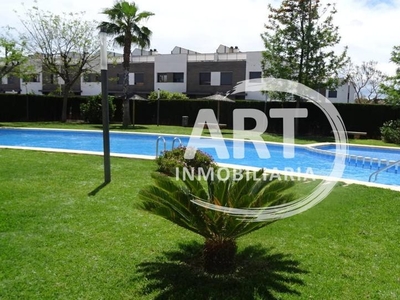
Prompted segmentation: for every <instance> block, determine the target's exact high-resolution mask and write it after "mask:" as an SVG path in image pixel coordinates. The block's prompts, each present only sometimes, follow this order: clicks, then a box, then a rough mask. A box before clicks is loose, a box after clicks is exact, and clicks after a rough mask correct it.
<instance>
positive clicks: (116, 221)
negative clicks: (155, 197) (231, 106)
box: [0, 149, 400, 300]
mask: <svg viewBox="0 0 400 300" xmlns="http://www.w3.org/2000/svg"><path fill="white" fill-rule="evenodd" d="M111 163H112V181H111V183H110V184H108V185H106V186H102V183H103V160H102V157H100V156H89V155H73V154H61V153H44V152H37V151H23V150H5V149H0V299H177V300H178V299H179V300H180V299H192V300H194V299H399V298H400V247H399V237H400V193H398V192H394V191H390V190H384V189H377V188H369V187H365V186H358V185H343V184H339V185H338V186H337V187H336V188H335V189H334V190H333V192H332V193H331V194H330V195H329V196H328V197H327V198H326V199H325V200H324V201H323V202H322V203H320V204H318V205H317V206H315V207H314V208H312V209H310V210H308V211H307V212H304V213H302V214H300V215H297V216H294V217H292V218H288V219H285V220H282V221H279V222H275V223H273V224H271V225H270V226H267V227H266V228H264V229H262V230H260V231H257V232H254V233H252V234H250V235H248V236H245V237H243V238H241V239H239V255H238V259H237V270H236V272H235V273H234V274H232V275H230V276H209V275H207V274H205V273H203V272H202V271H201V269H200V268H199V253H200V251H201V243H202V239H201V238H200V237H198V236H196V235H195V234H193V233H190V232H187V231H185V230H183V229H181V228H179V227H177V226H175V225H173V224H171V223H169V222H168V221H165V220H164V219H161V218H159V217H157V216H153V215H150V214H148V213H146V212H143V211H141V210H138V209H137V208H136V205H137V193H138V191H139V190H140V188H141V187H143V186H144V185H146V184H149V183H150V181H149V175H150V173H151V172H152V171H154V170H155V168H156V165H155V163H154V162H153V161H144V160H134V159H124V158H114V157H113V158H111ZM307 184H310V183H307ZM307 184H305V185H304V186H303V185H302V186H299V189H298V190H299V191H303V192H304V191H305V190H307V186H306V185H307ZM311 184H312V183H311Z"/></svg>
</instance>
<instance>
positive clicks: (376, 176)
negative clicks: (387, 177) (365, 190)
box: [368, 160, 400, 182]
mask: <svg viewBox="0 0 400 300" xmlns="http://www.w3.org/2000/svg"><path fill="white" fill-rule="evenodd" d="M398 163H400V160H398V161H395V162H393V163H391V164H388V165H386V167H384V168H382V169H379V170H377V171H375V172H373V173H372V174H371V175H369V178H368V182H371V179H372V176H374V175H375V179H374V182H375V181H376V179H377V178H378V174H379V173H380V172H382V171H385V170H387V169H390V168H391V167H393V166H395V165H397V164H398Z"/></svg>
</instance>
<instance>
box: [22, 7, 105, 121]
mask: <svg viewBox="0 0 400 300" xmlns="http://www.w3.org/2000/svg"><path fill="white" fill-rule="evenodd" d="M20 19H21V22H22V24H23V25H24V27H25V29H26V32H25V33H23V34H22V37H23V38H24V39H25V40H26V41H27V44H26V45H27V50H28V51H29V52H30V53H31V54H34V55H36V56H37V57H38V58H39V59H40V61H41V64H42V70H43V72H47V73H50V74H52V75H55V76H56V77H57V78H58V77H59V78H61V80H62V82H63V84H64V85H63V88H62V91H61V93H62V96H63V106H62V114H61V121H62V122H65V121H66V120H67V104H68V97H69V95H70V93H71V90H72V86H73V85H74V83H75V82H76V81H77V80H78V79H80V77H81V75H82V74H83V73H85V72H89V71H93V70H94V69H95V68H98V66H99V48H100V41H99V39H97V38H96V36H95V35H94V33H95V32H96V27H97V24H96V23H95V22H92V21H85V20H84V13H83V12H81V13H69V14H66V13H64V14H62V15H57V14H53V13H51V12H49V11H43V10H40V9H39V8H38V7H33V8H31V9H29V10H27V11H26V18H20Z"/></svg>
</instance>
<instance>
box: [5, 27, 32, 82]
mask: <svg viewBox="0 0 400 300" xmlns="http://www.w3.org/2000/svg"><path fill="white" fill-rule="evenodd" d="M3 30H4V32H5V33H3V34H2V35H0V80H1V78H3V77H6V76H16V77H19V78H22V77H24V76H26V75H27V73H28V72H30V71H31V69H30V68H29V67H30V66H29V63H28V62H29V57H28V56H27V55H26V53H25V47H26V42H25V41H24V40H22V41H20V42H19V43H18V42H17V41H16V40H15V39H14V38H12V36H11V28H4V29H3Z"/></svg>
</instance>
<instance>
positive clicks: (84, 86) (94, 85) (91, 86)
mask: <svg viewBox="0 0 400 300" xmlns="http://www.w3.org/2000/svg"><path fill="white" fill-rule="evenodd" d="M81 91H82V93H81V95H82V96H95V95H99V94H100V93H101V82H83V80H82V79H81Z"/></svg>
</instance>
